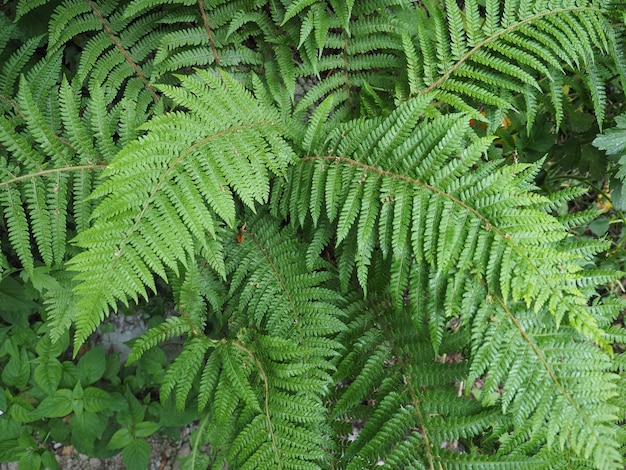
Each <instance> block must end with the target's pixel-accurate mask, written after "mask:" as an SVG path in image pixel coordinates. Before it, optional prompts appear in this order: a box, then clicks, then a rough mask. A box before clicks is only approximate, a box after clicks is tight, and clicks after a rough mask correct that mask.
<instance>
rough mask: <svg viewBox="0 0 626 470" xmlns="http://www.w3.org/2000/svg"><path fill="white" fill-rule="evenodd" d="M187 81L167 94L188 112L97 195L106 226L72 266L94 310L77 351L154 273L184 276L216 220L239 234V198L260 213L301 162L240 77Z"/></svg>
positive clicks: (157, 130)
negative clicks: (282, 177)
mask: <svg viewBox="0 0 626 470" xmlns="http://www.w3.org/2000/svg"><path fill="white" fill-rule="evenodd" d="M182 83H183V85H182V86H181V87H172V86H162V87H161V88H162V89H163V91H164V93H165V94H166V95H167V96H169V97H170V98H172V99H173V100H174V101H175V102H177V103H178V104H179V105H181V106H184V107H186V108H187V109H188V110H189V111H188V113H185V114H183V113H180V112H172V113H170V114H167V115H164V116H161V117H159V118H155V119H154V120H152V121H151V122H150V123H148V124H146V126H145V129H146V130H148V133H147V134H146V135H145V136H144V137H142V138H141V139H140V140H138V141H135V142H132V143H131V144H130V145H128V146H127V147H126V148H125V149H124V150H123V151H122V152H120V153H119V154H118V156H117V157H116V159H115V160H114V161H113V162H112V163H111V164H110V165H109V167H108V168H107V171H106V172H105V174H104V177H105V178H107V179H106V180H105V181H104V182H103V183H102V184H101V185H100V186H99V188H98V189H97V190H96V192H95V193H94V195H93V196H92V197H98V198H100V197H102V198H104V199H103V202H102V203H101V204H100V205H99V206H98V207H97V208H96V209H95V210H94V213H93V217H95V219H96V223H95V224H94V226H93V227H92V228H91V229H89V230H87V231H85V232H83V233H81V234H80V235H79V237H78V240H77V241H78V244H79V245H80V246H81V247H84V248H88V250H87V251H85V252H83V253H81V254H79V255H78V256H76V257H75V258H74V259H73V260H72V261H71V266H72V268H73V269H75V270H76V271H78V272H79V274H78V279H80V280H81V281H82V282H81V284H80V285H79V286H78V287H77V293H78V294H79V297H80V300H79V303H80V305H81V309H84V310H83V311H84V312H85V314H84V315H81V318H79V319H77V328H78V332H77V337H76V344H77V345H78V344H80V343H82V342H83V341H84V340H85V339H86V337H87V336H88V335H89V334H90V333H91V332H92V331H93V330H94V329H95V327H96V326H97V324H98V323H99V322H100V321H101V319H102V318H103V316H104V315H105V313H106V312H107V310H108V308H109V307H114V306H115V305H116V303H117V301H118V300H119V301H122V302H126V299H127V298H137V295H141V296H147V291H146V288H145V287H146V286H148V287H149V288H150V289H152V290H154V281H153V279H152V274H151V273H152V272H154V273H156V274H158V275H159V276H161V277H163V278H167V275H166V272H165V268H166V267H167V268H168V269H171V270H173V271H174V272H175V273H177V272H178V265H177V263H178V262H181V263H183V264H186V260H187V256H188V255H190V254H193V253H194V252H195V245H194V240H198V241H200V243H201V244H203V245H205V244H206V242H205V240H206V234H209V236H211V237H215V234H216V227H217V225H218V224H219V223H220V222H219V221H218V220H217V219H216V215H217V216H218V217H221V218H222V220H224V222H226V224H227V225H229V226H231V227H233V225H234V215H235V201H234V195H233V191H234V193H235V194H237V195H238V196H239V197H240V198H241V199H242V200H243V201H244V203H246V204H248V205H249V206H251V207H252V206H253V204H254V202H255V201H256V202H263V201H264V200H265V199H266V198H267V195H268V191H269V179H268V173H269V172H272V173H276V174H282V173H284V171H285V168H286V167H287V165H288V164H289V163H290V161H291V159H292V153H291V150H290V148H289V146H288V145H287V143H286V142H285V141H284V140H283V139H282V138H281V137H280V132H281V128H280V120H279V118H278V116H277V115H276V113H275V111H274V110H272V109H269V108H266V107H264V106H261V105H260V104H259V103H258V102H257V101H256V100H255V99H254V98H253V96H252V95H251V94H250V93H249V92H248V91H247V90H245V89H244V88H243V87H242V86H241V85H239V84H238V83H237V82H235V81H234V80H233V79H232V78H230V77H228V76H227V75H222V76H221V78H219V77H216V76H214V75H211V74H210V73H207V72H198V75H197V76H192V77H186V78H183V79H182ZM199 130H200V132H198V131H199ZM251 178H252V179H251ZM104 260H108V261H107V262H106V263H105V264H103V261H104ZM105 266H106V267H105ZM105 286H106V287H105Z"/></svg>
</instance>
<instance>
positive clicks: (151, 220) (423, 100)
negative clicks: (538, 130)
mask: <svg viewBox="0 0 626 470" xmlns="http://www.w3.org/2000/svg"><path fill="white" fill-rule="evenodd" d="M6 3H7V2H5V4H6ZM8 3H9V5H7V8H6V9H5V10H3V11H0V22H1V24H2V25H3V27H2V28H0V44H2V46H3V48H4V52H3V55H2V59H3V67H2V68H1V69H0V175H1V178H0V207H2V214H3V219H2V220H3V227H4V228H5V231H6V235H2V238H1V241H2V247H3V259H1V260H0V261H1V263H0V266H1V267H2V276H3V279H4V281H3V282H5V281H6V283H11V282H15V281H14V278H16V277H18V276H19V274H18V273H20V272H21V276H22V278H23V279H26V280H30V283H31V284H32V288H33V289H34V290H35V291H37V292H38V293H39V295H38V297H37V299H39V300H40V302H41V304H42V305H40V306H41V313H40V315H41V317H42V320H44V324H45V328H46V329H47V330H46V331H49V335H50V336H49V339H47V340H46V341H47V342H46V343H45V345H44V344H43V343H42V345H41V346H40V349H41V351H39V350H38V351H37V353H38V355H39V357H38V359H37V364H38V366H37V368H35V369H34V382H35V384H36V386H37V387H38V388H39V389H38V392H39V393H38V395H37V396H38V397H41V400H40V402H39V403H36V404H37V405H38V408H36V409H37V410H39V411H33V410H27V411H28V413H34V414H32V416H31V415H29V416H31V417H32V418H33V420H34V419H41V418H46V417H48V418H56V417H61V415H68V414H70V413H73V414H74V415H75V417H74V418H73V419H75V420H76V422H77V424H76V426H78V427H80V423H79V420H80V418H78V416H84V415H86V414H90V415H94V416H95V415H96V414H97V413H99V412H101V411H102V406H103V403H104V402H105V401H106V398H107V397H106V396H105V395H102V396H100V395H99V393H98V391H97V388H95V387H92V386H89V387H87V385H90V384H92V383H93V382H94V381H97V380H99V378H100V377H102V374H104V370H99V369H98V370H94V369H93V368H90V367H87V365H85V364H87V363H88V362H89V361H90V360H86V359H84V357H87V358H89V357H90V356H83V360H84V361H85V362H84V363H83V367H82V369H81V366H80V363H79V366H78V372H77V373H80V374H82V376H83V377H85V378H84V380H78V381H76V380H74V381H72V386H71V387H70V386H68V385H67V381H68V377H67V374H68V372H67V371H66V370H65V369H63V368H61V369H59V361H58V360H57V359H56V356H57V355H58V354H57V352H59V351H56V350H55V349H54V348H55V346H54V344H59V343H55V342H58V341H67V337H68V336H67V332H68V331H71V333H72V334H73V344H74V354H75V355H76V354H78V353H79V351H80V348H81V347H82V346H83V345H85V344H86V343H88V342H89V338H90V336H91V335H92V333H94V332H95V331H96V329H97V328H98V326H99V325H101V324H102V322H103V321H104V320H105V319H106V318H107V317H108V316H109V315H111V314H115V312H117V311H118V310H119V309H126V310H128V309H132V308H133V306H135V305H137V304H140V303H141V302H143V301H149V300H150V299H154V298H155V297H159V296H167V295H170V293H171V296H172V298H171V300H172V302H173V303H174V305H175V309H174V310H175V313H174V314H173V315H171V316H169V317H167V318H164V319H162V320H163V321H162V322H160V323H159V324H157V325H154V326H153V327H152V328H151V329H149V330H148V331H147V332H146V333H145V334H143V335H142V336H141V337H139V338H137V339H136V340H135V342H134V345H133V350H132V352H131V355H130V358H129V363H135V362H136V361H141V360H142V358H145V357H147V356H149V355H150V354H152V353H153V351H155V350H158V348H159V347H160V345H161V344H162V343H164V342H167V341H170V340H172V339H173V338H179V337H182V338H183V346H182V349H181V350H180V352H179V353H178V354H177V355H176V356H175V357H174V358H173V359H172V360H171V362H170V363H169V365H168V367H167V370H166V372H165V373H164V375H163V378H162V382H159V383H158V384H154V385H155V386H157V387H158V388H159V394H160V398H161V400H162V401H163V403H170V404H171V405H172V406H173V404H174V403H175V406H176V409H177V410H179V412H183V411H184V410H189V409H190V408H193V409H194V410H195V412H197V413H200V415H201V416H202V419H201V425H200V429H199V431H198V436H199V437H198V438H197V439H195V442H196V444H197V445H196V446H195V448H194V454H193V455H192V456H191V457H190V458H189V459H188V460H187V462H188V465H190V466H191V467H192V468H199V467H198V466H196V464H194V463H193V462H196V463H202V465H201V466H203V467H204V466H206V465H207V463H208V464H209V465H211V468H224V467H225V466H228V468H242V469H248V468H263V469H287V468H297V469H316V468H346V469H362V468H373V467H374V466H376V465H381V466H383V467H384V468H429V469H436V468H491V467H502V468H515V469H518V468H533V469H535V468H546V469H553V468H599V469H611V468H616V469H617V468H623V465H624V443H625V442H624V441H625V438H624V433H623V431H622V430H621V428H620V423H621V422H623V421H624V419H625V418H626V407H625V406H624V398H626V397H625V396H624V390H626V387H624V381H623V378H622V377H621V375H620V372H621V371H622V370H623V369H624V366H623V361H624V360H623V358H622V357H621V351H622V348H621V347H620V345H621V344H623V343H625V342H626V335H625V333H624V331H623V329H622V328H621V326H620V324H619V322H618V321H617V319H618V317H619V315H620V311H621V310H622V309H623V307H624V303H623V302H622V301H620V300H619V299H618V298H616V297H615V296H612V295H610V293H608V289H607V286H610V285H611V283H614V282H616V281H617V280H618V279H619V277H620V276H621V273H620V272H619V271H617V270H615V269H608V268H606V267H604V266H600V263H599V262H598V258H599V257H601V256H604V255H603V253H604V252H605V251H606V250H607V249H608V248H609V245H610V243H609V242H608V241H606V240H598V239H595V238H593V237H589V236H578V235H577V233H579V232H575V229H577V228H579V227H584V226H586V224H589V223H591V222H592V221H593V219H594V218H595V217H596V216H597V212H596V211H593V210H580V211H579V210H577V208H578V207H577V206H576V201H578V200H580V198H583V197H584V195H585V193H586V190H585V189H584V188H582V189H581V187H580V186H576V185H574V184H569V185H568V184H565V185H562V186H561V187H560V188H558V189H557V190H550V191H546V190H544V188H542V187H541V183H540V181H541V178H542V175H544V173H545V172H546V171H547V170H548V169H550V168H551V160H550V158H551V155H550V154H549V153H548V154H546V155H544V156H543V158H534V159H531V158H525V157H526V155H519V154H518V153H517V152H511V153H510V154H508V155H507V154H506V151H507V150H506V149H507V148H508V147H507V145H508V143H507V142H508V141H503V139H504V138H508V139H509V141H511V142H513V143H514V139H515V138H520V139H522V138H526V139H528V138H529V137H530V136H532V135H533V129H534V126H538V125H539V123H541V125H546V123H547V124H549V125H550V126H551V128H550V129H549V130H548V131H546V133H549V134H557V133H559V132H561V130H562V128H565V127H566V125H567V123H569V122H570V121H572V120H574V117H572V115H573V114H574V113H576V112H577V111H576V109H574V107H573V106H572V105H571V102H572V98H571V95H570V93H569V91H570V90H571V89H572V88H573V84H575V85H576V90H578V91H579V92H580V93H584V94H586V95H585V96H586V97H587V101H588V103H589V112H590V113H591V112H593V113H594V114H595V119H596V122H597V124H598V126H599V128H600V129H602V126H603V123H605V121H607V109H609V110H610V107H609V106H608V104H609V103H608V100H607V91H606V90H607V88H609V87H617V88H619V87H621V83H620V82H619V79H621V78H622V77H625V76H626V69H625V68H624V64H623V45H624V43H625V41H624V37H623V34H624V31H623V28H622V27H621V26H620V22H619V16H620V15H623V14H624V12H623V11H622V10H623V7H622V6H619V5H616V4H615V3H611V2H605V1H596V0H591V1H583V0H578V1H570V0H555V1H551V2H540V1H532V0H529V1H525V0H521V1H518V0H503V1H498V0H488V1H486V2H477V1H475V0H468V1H466V2H460V3H459V2H455V1H452V0H449V1H443V0H432V1H430V0H429V1H426V2H404V1H399V0H375V1H362V2H353V1H348V2H338V1H335V0H312V1H291V0H276V1H271V2H270V1H266V0H255V1H247V0H236V1H225V0H217V1H212V2H207V1H202V0H198V1H190V0H167V1H159V0H132V1H131V0H102V1H95V0H85V1H78V0H68V1H65V2H62V3H60V2H54V1H46V0H38V1H37V2H33V1H32V0H18V1H15V2H8ZM43 12H50V14H49V15H48V16H45V18H46V20H45V21H42V20H41V18H42V17H44V16H42V13H43ZM35 18H38V20H37V21H35V20H34V19H35ZM4 26H6V28H5V27H4ZM613 71H614V72H615V73H612V72H613ZM616 77H617V78H616ZM570 83H571V84H572V85H570ZM620 93H621V89H620ZM621 97H622V98H623V95H621ZM509 116H515V117H514V119H513V121H515V122H517V123H523V124H522V125H521V127H520V128H519V129H518V131H520V132H519V135H520V136H523V137H518V136H516V135H513V134H512V133H511V132H510V131H509V129H508V127H509V126H510V125H511V122H512V120H511V118H510V117H509ZM618 124H620V125H622V124H623V123H621V121H618ZM502 128H507V129H506V130H507V131H509V132H508V134H506V135H504V134H503V133H502V132H501V130H502ZM607 132H608V133H609V134H608V135H612V134H611V132H615V131H607ZM553 140H556V138H555V139H553ZM622 140H623V139H622ZM607 142H608V141H607V138H606V137H605V138H604V140H603V139H602V138H601V137H599V138H598V140H597V141H596V143H597V146H598V147H600V148H603V149H606V150H610V152H609V153H611V152H613V153H615V152H614V150H615V149H612V148H611V149H609V148H608V143H607ZM620 142H621V140H620ZM620 145H621V144H620ZM520 148H522V147H520ZM529 148H530V146H529ZM620 149H621V150H623V149H622V148H621V147H620ZM615 151H616V150H615ZM531 160H532V161H531ZM620 175H621V173H620V174H618V177H620ZM564 207H565V210H562V209H563V208H564ZM165 284H169V286H171V289H164V288H163V285H165ZM18 285H25V284H19V283H18ZM0 287H2V284H0ZM0 294H2V295H4V293H3V292H0ZM13 301H14V302H15V307H12V306H10V305H9V304H7V306H6V307H3V306H0V310H2V311H3V312H5V314H4V315H3V316H2V318H3V319H5V316H6V317H7V318H8V317H9V316H10V315H12V312H14V313H15V312H17V313H16V315H17V316H18V317H19V312H23V311H24V310H25V309H26V310H28V311H30V310H31V309H30V308H29V307H26V306H25V304H24V302H25V300H23V299H22V298H21V297H20V296H17V297H15V298H14V299H13ZM27 317H28V315H27ZM7 321H8V320H7ZM16 321H17V320H16V319H15V315H12V316H11V323H14V322H16ZM44 346H45V347H44ZM48 350H50V351H55V353H54V354H52V353H50V352H49V351H48ZM93 351H97V349H94V350H92V351H90V352H88V353H87V354H95V353H93ZM5 354H6V355H7V356H10V357H11V359H10V360H9V361H8V363H7V365H6V367H5V370H4V371H3V377H2V379H3V381H4V382H5V383H7V384H9V385H11V386H12V387H15V388H17V389H28V387H29V386H30V385H29V384H30V383H31V382H30V371H29V370H26V369H25V368H24V370H22V369H20V367H22V368H23V364H25V363H27V362H28V360H29V358H22V357H21V356H20V353H19V352H17V351H13V350H9V349H7V350H6V353H5ZM89 363H90V362H89ZM94 364H96V365H97V366H98V367H101V366H102V365H103V362H102V360H100V361H94ZM83 369H84V370H83ZM83 382H84V383H83ZM41 390H43V391H44V392H46V393H41ZM125 398H126V402H127V403H128V404H129V407H130V409H131V415H132V418H129V421H128V422H125V421H124V420H123V418H120V419H121V421H120V424H121V426H122V427H120V428H118V429H117V430H116V431H115V434H114V435H112V436H109V437H110V441H109V445H108V447H109V449H110V450H115V449H120V448H124V459H125V461H126V462H129V463H130V462H132V463H131V464H130V465H132V466H133V468H138V467H139V466H141V465H139V463H141V464H142V465H143V464H144V463H145V462H146V459H147V458H148V457H147V456H148V453H147V445H146V443H145V441H144V440H143V438H144V437H145V436H146V435H148V434H150V433H151V432H153V431H155V430H156V429H158V427H159V425H158V424H155V423H154V422H153V421H145V420H144V408H142V407H143V405H140V404H139V403H138V402H136V399H135V398H134V397H133V396H132V393H131V392H130V385H129V386H128V388H127V390H126V392H125ZM10 401H11V403H12V405H11V406H14V407H16V408H15V410H14V411H13V412H12V416H17V415H18V414H19V413H20V412H21V411H18V409H17V407H18V406H23V405H24V402H23V401H20V400H18V399H16V398H14V397H11V400H10ZM35 401H36V400H35ZM0 403H1V402H0ZM30 406H31V407H32V404H31V405H30ZM68 407H69V408H68ZM77 407H78V408H77ZM133 407H134V408H135V409H136V410H135V411H136V412H135V413H134V414H133V413H132V409H133ZM24 413H26V411H24ZM37 413H39V415H38V414H37ZM9 414H11V408H9ZM135 415H136V416H135ZM16 439H17V438H16ZM16 439H15V441H16ZM204 441H208V442H209V443H210V444H211V446H210V455H209V456H198V455H197V452H198V449H199V448H200V447H201V444H202V442H204ZM12 442H13V441H12ZM0 455H1V454H0ZM10 455H11V456H12V457H13V456H14V453H11V454H10ZM24 455H25V454H24ZM28 455H29V456H28V457H24V458H35V457H33V456H36V458H39V454H32V452H31V453H30V454H28ZM46 455H47V454H46ZM189 462H191V463H189Z"/></svg>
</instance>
